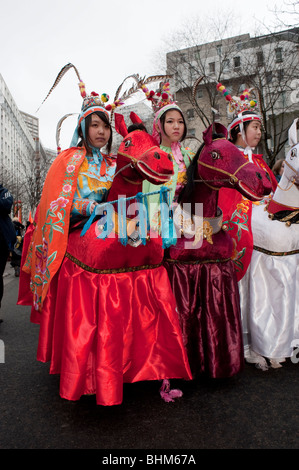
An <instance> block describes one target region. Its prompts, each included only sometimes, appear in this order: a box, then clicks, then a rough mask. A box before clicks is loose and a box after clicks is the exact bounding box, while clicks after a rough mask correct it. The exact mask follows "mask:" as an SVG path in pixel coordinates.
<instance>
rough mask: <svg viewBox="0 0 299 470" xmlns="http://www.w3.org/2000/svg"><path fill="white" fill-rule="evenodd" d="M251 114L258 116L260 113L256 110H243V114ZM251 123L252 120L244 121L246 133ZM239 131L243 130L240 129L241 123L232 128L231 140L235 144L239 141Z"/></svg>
mask: <svg viewBox="0 0 299 470" xmlns="http://www.w3.org/2000/svg"><path fill="white" fill-rule="evenodd" d="M249 114H255V115H256V116H258V114H257V113H255V112H254V111H243V113H242V116H247V115H249ZM250 123H251V121H246V122H244V123H243V126H244V132H245V133H246V129H247V127H248V126H249V124H250ZM239 132H241V129H240V125H239V124H238V125H237V126H235V127H233V128H232V129H231V131H230V139H229V141H230V142H232V143H233V144H235V143H236V142H237V138H238V134H239Z"/></svg>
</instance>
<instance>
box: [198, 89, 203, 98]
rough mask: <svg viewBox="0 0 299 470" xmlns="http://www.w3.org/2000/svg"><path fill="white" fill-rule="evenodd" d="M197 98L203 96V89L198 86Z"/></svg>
mask: <svg viewBox="0 0 299 470" xmlns="http://www.w3.org/2000/svg"><path fill="white" fill-rule="evenodd" d="M197 98H198V99H200V98H203V89H202V88H200V89H199V90H197Z"/></svg>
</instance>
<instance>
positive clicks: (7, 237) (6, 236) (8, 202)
mask: <svg viewBox="0 0 299 470" xmlns="http://www.w3.org/2000/svg"><path fill="white" fill-rule="evenodd" d="M12 205H13V197H12V195H11V194H10V192H9V191H8V190H7V189H6V188H4V187H3V186H2V184H0V307H1V301H2V297H3V288H4V284H3V273H4V270H5V266H6V262H7V258H8V255H9V252H10V251H12V250H13V247H14V244H15V241H16V232H15V228H14V226H13V223H12V221H11V218H10V216H9V214H10V211H11V208H12ZM2 321H3V320H0V322H2Z"/></svg>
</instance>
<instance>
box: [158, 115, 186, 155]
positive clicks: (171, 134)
mask: <svg viewBox="0 0 299 470" xmlns="http://www.w3.org/2000/svg"><path fill="white" fill-rule="evenodd" d="M184 131H185V124H184V119H183V118H182V115H181V113H180V112H179V111H177V110H176V109H171V110H170V111H167V112H166V116H165V122H164V132H163V131H162V136H161V137H162V139H161V144H162V145H165V146H166V147H170V146H171V144H172V143H173V142H179V141H180V140H181V138H182V137H183V135H184Z"/></svg>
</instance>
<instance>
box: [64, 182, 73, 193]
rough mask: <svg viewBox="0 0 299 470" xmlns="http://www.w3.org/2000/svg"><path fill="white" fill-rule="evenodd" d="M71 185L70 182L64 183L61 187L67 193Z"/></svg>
mask: <svg viewBox="0 0 299 470" xmlns="http://www.w3.org/2000/svg"><path fill="white" fill-rule="evenodd" d="M71 189H72V187H71V185H70V184H65V185H64V186H63V187H62V191H63V192H64V193H69V192H70V191H71Z"/></svg>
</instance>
